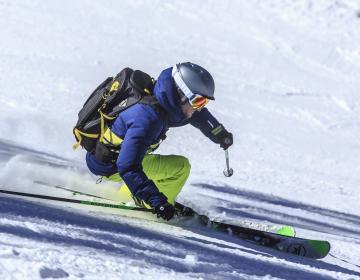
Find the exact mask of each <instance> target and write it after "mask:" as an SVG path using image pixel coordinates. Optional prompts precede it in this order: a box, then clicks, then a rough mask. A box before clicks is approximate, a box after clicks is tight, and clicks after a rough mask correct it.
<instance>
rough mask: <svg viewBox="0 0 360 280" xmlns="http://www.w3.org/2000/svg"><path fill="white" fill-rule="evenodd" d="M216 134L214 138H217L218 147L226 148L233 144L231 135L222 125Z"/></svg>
mask: <svg viewBox="0 0 360 280" xmlns="http://www.w3.org/2000/svg"><path fill="white" fill-rule="evenodd" d="M218 130H220V131H219V132H218V133H217V134H216V136H215V137H216V139H217V140H218V142H219V144H220V147H221V148H223V149H224V150H226V149H227V148H229V147H230V146H231V145H232V144H233V135H232V133H230V132H229V131H227V130H226V129H225V128H224V127H223V126H221V129H218Z"/></svg>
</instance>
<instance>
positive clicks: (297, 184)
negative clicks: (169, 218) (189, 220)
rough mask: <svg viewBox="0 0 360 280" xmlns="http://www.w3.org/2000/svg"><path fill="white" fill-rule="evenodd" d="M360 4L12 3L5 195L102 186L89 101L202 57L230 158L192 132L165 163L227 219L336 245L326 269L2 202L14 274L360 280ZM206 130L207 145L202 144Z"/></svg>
mask: <svg viewBox="0 0 360 280" xmlns="http://www.w3.org/2000/svg"><path fill="white" fill-rule="evenodd" d="M359 13H360V1H359V0H343V1H337V0H316V1H311V0H301V1H292V0H283V1H275V0H269V1H260V0H251V1H230V0H225V1H222V2H221V3H217V2H215V1H199V0H197V1H191V2H190V1H172V2H163V1H145V0H139V1H122V2H121V3H119V2H118V1H115V0H111V1H108V2H106V3H97V2H92V3H89V2H88V1H84V0H77V1H69V0H62V1H58V0H56V1H51V2H44V1H38V0H31V1H30V0H22V1H8V0H0V25H1V26H2V27H3V28H1V30H0V35H1V38H2V40H1V45H0V58H1V59H0V61H1V62H0V83H1V88H0V107H1V110H0V118H1V124H0V185H5V186H8V187H10V188H11V189H13V190H21V191H29V192H39V193H41V192H46V194H49V193H50V194H51V193H52V194H53V195H61V194H62V192H61V191H60V190H55V189H54V190H50V188H46V187H45V186H41V184H40V185H39V184H36V183H34V182H36V181H39V182H45V183H48V184H50V185H65V186H77V187H79V188H82V190H83V191H84V192H86V191H90V190H91V192H92V193H94V194H95V195H100V196H101V195H104V193H103V190H104V189H105V187H104V188H103V189H102V188H101V187H102V186H107V193H106V195H107V196H108V197H112V196H114V195H116V188H117V186H115V185H112V184H110V183H108V185H96V184H95V180H96V178H95V177H94V176H91V175H90V174H88V172H87V170H86V167H85V166H84V163H83V156H84V153H83V152H77V153H73V152H72V151H71V148H70V147H71V145H72V144H73V136H72V133H71V128H72V126H73V124H74V123H75V121H76V114H77V112H78V110H79V108H80V107H81V105H82V104H83V102H84V100H85V98H86V97H87V96H88V94H89V92H91V91H92V89H93V88H94V87H96V86H97V84H98V83H100V82H101V81H102V80H103V79H104V78H105V77H106V76H110V75H113V74H114V73H117V72H118V71H119V70H120V69H121V68H123V67H125V66H130V67H132V68H138V69H142V70H144V71H146V72H149V73H151V74H152V75H153V76H154V77H156V76H157V75H158V73H160V71H161V70H162V69H164V68H165V67H168V66H171V65H173V64H175V63H177V62H179V61H185V60H191V61H194V62H196V63H199V64H200V65H203V66H205V67H206V68H208V69H209V70H210V72H211V73H213V75H214V77H215V80H216V102H214V104H211V103H210V104H209V108H210V110H211V111H212V112H214V114H215V116H216V117H218V118H219V120H221V121H222V122H223V123H224V125H225V126H226V127H227V128H228V129H229V130H230V131H231V132H233V134H234V138H235V144H234V146H233V147H231V148H230V163H231V165H232V168H233V169H234V170H235V173H234V176H233V177H231V178H224V177H223V176H222V169H223V168H224V159H223V158H224V155H223V152H222V151H221V150H220V149H218V147H216V146H215V145H213V144H211V143H210V142H209V141H208V140H207V139H205V138H204V137H202V135H201V133H200V132H198V131H196V130H194V129H193V128H191V127H184V128H179V129H177V130H176V131H175V129H174V130H171V131H169V134H168V139H167V140H166V142H164V143H163V144H162V146H161V147H160V149H159V153H164V154H171V153H173V154H182V155H185V156H187V157H189V159H190V161H191V163H192V174H191V176H190V178H189V182H188V183H187V185H186V186H185V187H184V191H183V192H182V193H181V195H180V197H179V199H180V201H183V202H186V203H188V204H189V205H190V206H193V207H194V208H195V209H196V210H199V211H203V212H206V214H208V215H209V216H211V217H213V218H222V219H226V220H237V219H239V217H241V218H242V219H245V220H246V221H248V222H249V223H251V222H252V221H254V222H264V223H268V224H272V223H274V224H289V225H292V226H295V228H296V230H297V235H298V236H304V237H311V238H317V239H326V240H329V241H330V243H331V244H332V249H331V252H330V255H329V256H328V257H326V258H325V259H323V260H319V261H312V260H306V259H302V258H297V257H292V256H288V255H284V254H281V253H276V252H273V251H272V250H267V249H264V248H259V247H258V246H254V245H251V244H249V243H246V242H243V241H239V240H234V239H233V238H232V237H231V236H226V235H222V234H219V233H210V232H207V231H206V229H201V228H198V227H196V226H193V225H189V226H187V227H185V228H180V227H177V226H175V225H172V224H165V223H154V222H152V221H144V220H138V219H132V218H127V217H121V218H119V217H118V216H116V215H115V214H114V213H112V214H111V213H110V214H109V213H108V214H105V213H99V212H91V213H89V211H88V210H86V209H78V208H76V209H75V208H67V207H65V206H61V205H52V204H51V205H50V204H43V203H38V202H34V201H29V200H26V201H25V200H21V199H17V198H13V197H8V196H0V213H1V215H0V237H1V238H0V279H99V278H101V279H103V278H108V279H176V280H177V279H194V278H196V279H360V226H359V225H360V207H359V203H358V202H359V200H360V193H359V191H358V185H359V182H360V152H359V151H360V149H359V148H360V142H359V135H360V134H359V129H360V117H359V110H360V102H359V98H358V93H359V88H360V80H359V76H360V47H359V44H358V43H357V42H358V41H359V38H360V28H359V25H360V16H359V15H360V14H359ZM189 135H191V137H189Z"/></svg>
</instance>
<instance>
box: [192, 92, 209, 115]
mask: <svg viewBox="0 0 360 280" xmlns="http://www.w3.org/2000/svg"><path fill="white" fill-rule="evenodd" d="M189 102H190V104H191V106H192V107H193V109H194V110H197V111H200V110H201V109H202V108H204V107H205V105H206V104H208V103H209V98H206V97H204V96H201V95H197V94H196V95H195V97H194V98H192V99H191V100H189Z"/></svg>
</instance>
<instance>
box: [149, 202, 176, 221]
mask: <svg viewBox="0 0 360 280" xmlns="http://www.w3.org/2000/svg"><path fill="white" fill-rule="evenodd" d="M154 214H156V216H157V217H158V218H163V219H164V220H166V221H169V220H170V219H171V218H172V217H174V215H175V208H174V206H173V205H172V204H170V203H168V202H166V203H164V204H162V205H159V206H157V207H155V208H154Z"/></svg>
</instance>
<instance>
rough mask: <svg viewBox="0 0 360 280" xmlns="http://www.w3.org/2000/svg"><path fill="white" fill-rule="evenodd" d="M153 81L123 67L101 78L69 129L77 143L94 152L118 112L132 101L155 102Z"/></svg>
mask: <svg viewBox="0 0 360 280" xmlns="http://www.w3.org/2000/svg"><path fill="white" fill-rule="evenodd" d="M154 83H155V80H154V79H153V78H151V77H150V76H149V75H148V74H146V73H144V72H142V71H140V70H135V71H134V70H132V69H131V68H125V69H123V70H121V71H120V72H119V73H118V74H117V75H116V76H115V77H109V78H107V79H106V80H105V81H103V82H102V83H101V84H100V85H99V86H98V87H97V88H96V89H95V90H94V91H93V93H92V94H91V95H90V97H89V98H88V99H87V100H86V102H85V104H84V105H83V108H82V109H81V110H80V112H79V114H78V116H79V119H78V121H77V123H76V125H75V127H74V129H73V133H74V135H75V138H76V141H77V143H76V144H75V145H74V146H73V148H74V149H76V148H78V147H79V146H82V147H83V148H85V149H86V150H87V151H88V152H91V153H94V152H95V149H96V144H97V142H98V141H102V138H103V136H104V130H105V126H110V125H111V124H112V123H113V122H114V120H115V119H116V117H117V116H118V114H119V113H120V112H122V111H124V110H125V109H127V108H129V107H130V106H132V105H134V104H136V103H139V102H141V103H145V104H150V105H154V106H155V105H157V104H158V102H157V100H156V99H155V97H154V96H153V95H152V91H153V87H154Z"/></svg>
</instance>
